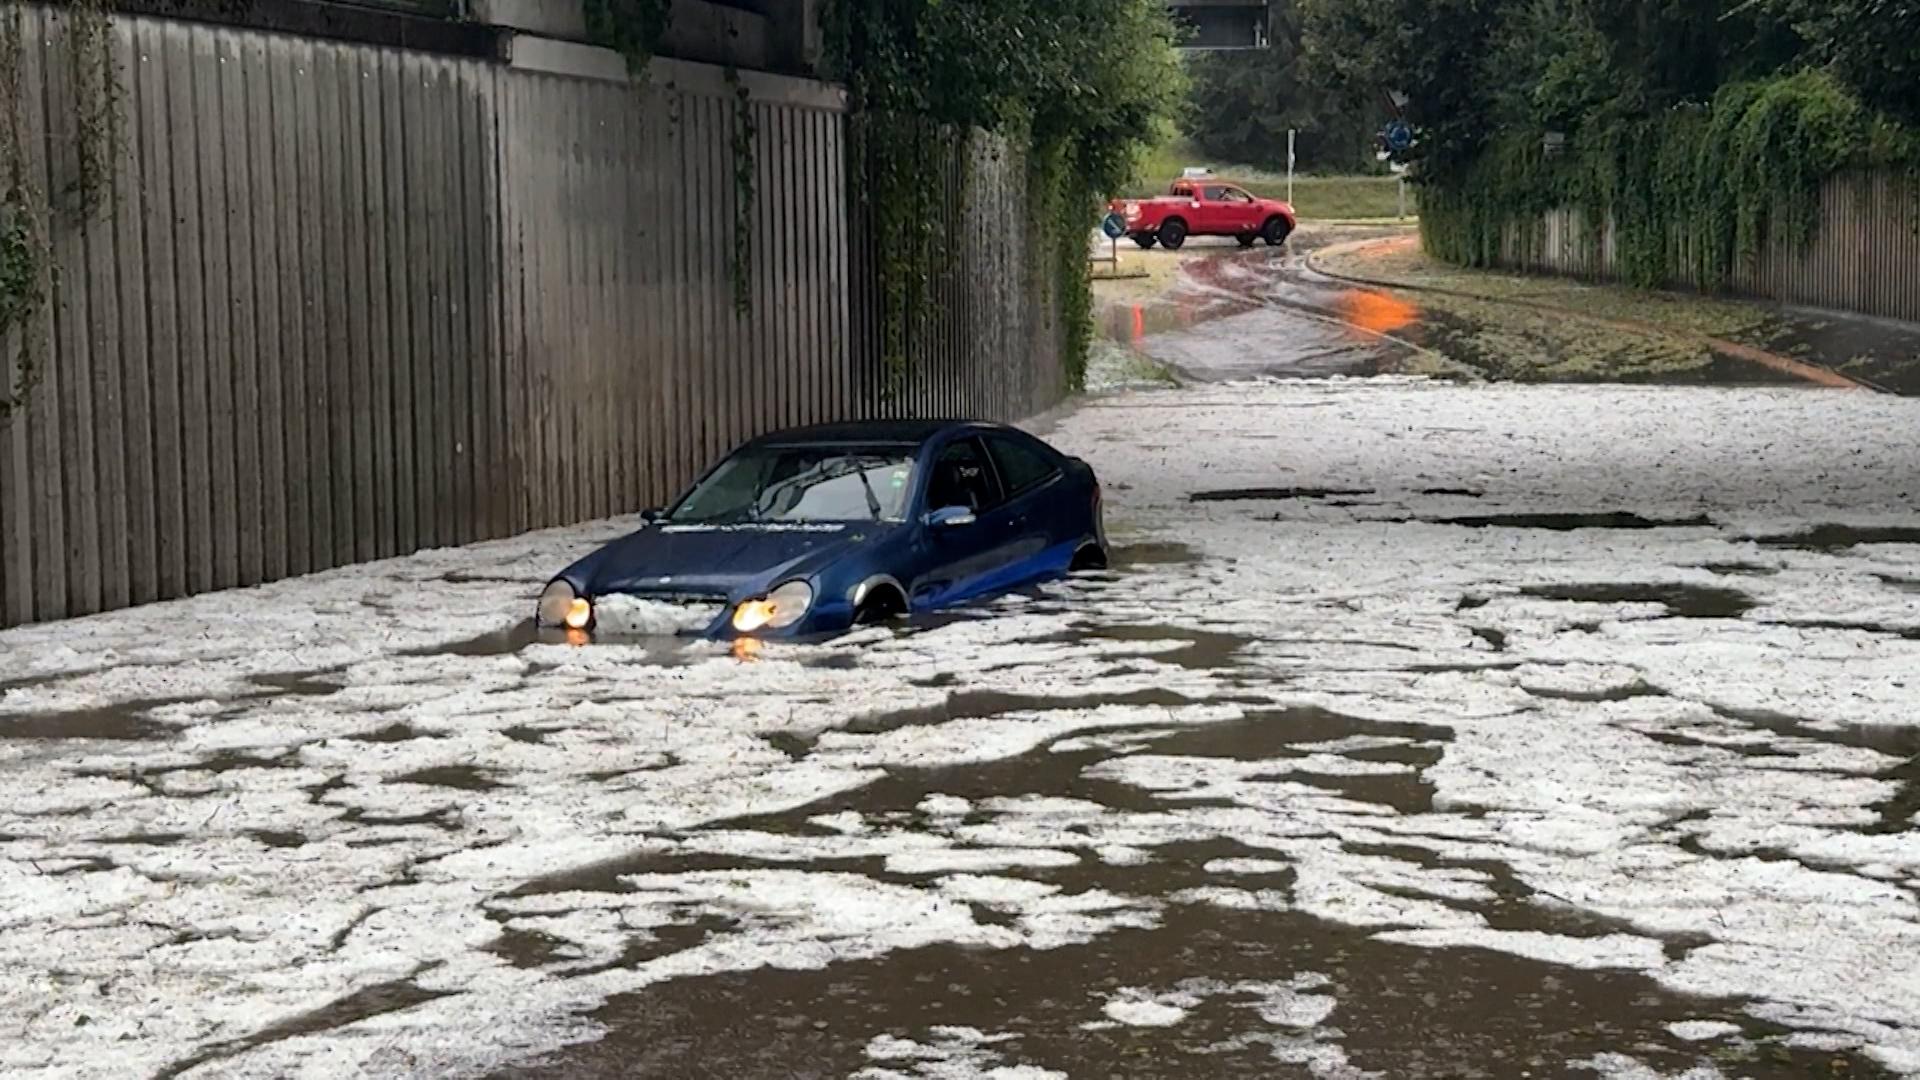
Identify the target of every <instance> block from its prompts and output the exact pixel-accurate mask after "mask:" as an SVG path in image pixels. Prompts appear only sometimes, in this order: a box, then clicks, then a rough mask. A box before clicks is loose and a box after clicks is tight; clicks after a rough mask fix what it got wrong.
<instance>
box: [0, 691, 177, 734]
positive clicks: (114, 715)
mask: <svg viewBox="0 0 1920 1080" xmlns="http://www.w3.org/2000/svg"><path fill="white" fill-rule="evenodd" d="M174 704H178V701H177V700H173V699H169V700H161V701H143V702H131V703H128V704H125V705H109V706H104V707H102V708H98V709H72V710H68V711H65V712H47V713H28V714H26V715H24V716H10V717H6V718H0V740H6V739H99V740H102V741H111V742H137V741H143V740H147V739H159V738H164V737H166V736H167V735H170V734H172V731H173V729H172V728H169V727H168V726H167V725H165V724H161V723H158V722H156V721H153V720H149V719H147V718H146V717H145V716H143V715H142V714H143V713H145V712H146V711H147V710H148V709H153V708H158V707H159V706H162V705H174Z"/></svg>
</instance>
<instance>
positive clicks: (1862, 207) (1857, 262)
mask: <svg viewBox="0 0 1920 1080" xmlns="http://www.w3.org/2000/svg"><path fill="white" fill-rule="evenodd" d="M1820 202H1821V215H1820V232H1819V235H1818V236H1817V237H1816V238H1815V239H1814V242H1813V244H1812V245H1811V246H1809V247H1807V248H1805V249H1804V250H1802V249H1800V248H1798V247H1795V246H1793V245H1790V244H1788V243H1785V242H1784V241H1782V242H1776V243H1774V244H1772V245H1771V246H1769V247H1768V248H1767V249H1766V250H1764V251H1762V252H1760V254H1759V255H1758V257H1756V258H1754V259H1750V260H1743V261H1742V262H1741V263H1740V264H1739V265H1737V266H1736V267H1735V269H1734V273H1733V276H1732V279H1731V280H1730V281H1729V282H1728V283H1727V287H1728V288H1729V289H1730V290H1731V291H1733V292H1736V293H1740V294H1743V295H1746V296H1752V297H1758V298H1761V299H1768V300H1777V301H1780V302H1782V303H1788V304H1805V305H1809V306H1813V307H1821V308H1831V309H1836V310H1843V311H1854V312H1859V313H1861V314H1866V315H1877V316H1883V317H1886V318H1893V319H1905V320H1908V321H1911V322H1920V181H1916V179H1915V178H1914V177H1912V176H1902V175H1896V174H1892V173H1885V174H1866V173H1856V174H1852V175H1846V176H1840V177H1836V178H1835V179H1833V180H1831V181H1829V182H1828V183H1827V184H1826V186H1825V188H1824V189H1823V191H1822V192H1821V197H1820ZM1501 251H1502V262H1503V263H1504V264H1505V265H1507V266H1509V267H1511V268H1514V269H1521V270H1534V271H1540V272H1546V273H1554V274H1565V275H1572V276H1577V277H1586V278H1595V279H1601V280H1615V279H1618V278H1619V277H1621V276H1622V273H1621V266H1620V253H1619V249H1618V245H1617V243H1616V241H1615V235H1614V228H1613V223H1612V222H1610V221H1609V222H1606V223H1605V224H1603V225H1602V227H1601V228H1600V229H1599V230H1598V231H1597V232H1596V231H1595V230H1594V229H1592V228H1590V227H1588V225H1587V223H1586V221H1585V220H1584V217H1583V215H1582V214H1581V213H1580V212H1579V211H1576V210H1562V211H1559V212H1557V213H1553V214H1549V215H1547V216H1545V217H1544V218H1542V219H1541V220H1540V221H1539V222H1537V223H1535V224H1532V225H1526V224H1520V223H1514V224H1510V225H1508V226H1507V228H1506V231H1505V234H1504V235H1503V237H1502V240H1501ZM1683 254H1684V253H1683ZM1683 261H1684V259H1683ZM1669 284H1671V285H1674V286H1676V287H1682V288H1693V287H1697V286H1698V285H1699V282H1698V281H1696V280H1694V279H1693V276H1692V275H1691V274H1690V273H1689V272H1688V271H1687V270H1685V269H1683V268H1681V267H1675V268H1674V271H1673V273H1672V274H1671V275H1670V279H1669Z"/></svg>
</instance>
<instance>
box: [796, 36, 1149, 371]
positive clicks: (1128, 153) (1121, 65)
mask: <svg viewBox="0 0 1920 1080" xmlns="http://www.w3.org/2000/svg"><path fill="white" fill-rule="evenodd" d="M825 14H826V32H827V66H828V68H829V71H830V73H831V74H833V75H835V76H837V77H838V78H840V79H841V80H843V81H844V82H845V83H846V84H847V86H848V88H849V91H850V93H851V96H852V103H853V109H854V112H855V114H856V117H857V119H858V120H859V123H858V125H857V132H858V134H857V137H856V139H855V140H854V142H853V144H852V146H851V151H852V154H853V160H852V161H851V162H850V169H849V174H850V175H853V176H857V177H862V178H864V183H863V184H862V186H861V190H860V191H859V192H857V193H856V194H857V195H858V196H859V197H860V198H862V199H864V200H865V201H866V206H867V210H868V216H869V220H870V221H871V223H872V229H873V233H874V236H873V243H874V246H875V248H876V259H877V271H876V272H877V276H878V278H879V280H878V282H877V288H876V291H877V296H878V301H879V306H880V309H881V310H880V312H879V316H880V323H881V337H882V341H881V353H882V356H883V358H884V366H885V368H886V370H887V371H888V372H889V375H890V379H891V380H892V382H893V383H894V384H895V385H898V383H899V380H900V379H901V378H902V377H904V374H905V373H906V372H907V371H908V369H909V368H910V367H911V366H912V364H913V362H914V353H915V350H916V348H917V347H918V341H917V338H916V329H917V328H918V327H919V325H920V322H921V320H922V319H923V318H924V317H925V312H924V310H923V309H924V307H925V300H926V299H927V298H928V297H929V295H930V290H931V289H932V288H933V287H934V282H935V275H936V273H937V270H938V268H939V267H940V266H941V265H942V264H943V262H944V261H945V259H946V255H947V252H948V245H949V244H951V243H952V239H951V237H950V236H948V235H947V234H946V231H945V230H944V229H943V228H942V227H941V226H940V223H939V221H937V220H936V218H940V217H944V218H946V219H950V220H953V221H962V220H965V218H966V214H967V207H966V205H965V204H966V199H967V197H968V192H967V189H966V183H965V177H966V176H967V175H968V173H969V171H970V165H971V163H970V161H969V160H968V159H967V157H966V156H965V155H966V154H967V153H968V147H969V145H970V139H969V137H968V133H969V132H972V131H975V130H979V131H985V132H988V133H991V134H996V135H1000V136H1002V137H1005V138H1006V139H1008V140H1009V141H1010V142H1011V143H1012V144H1013V145H1014V146H1015V147H1016V148H1017V149H1018V150H1019V151H1021V152H1023V153H1024V155H1025V158H1026V161H1027V170H1028V171H1027V184H1028V200H1027V202H1028V205H1027V208H1026V211H1025V212H1026V216H1027V220H1026V221H1025V222H1023V223H1022V224H1023V226H1024V229H1023V233H1024V235H1026V236H1028V237H1031V238H1034V246H1035V248H1036V250H1037V252H1038V253H1039V256H1038V262H1037V266H1036V270H1037V272H1039V273H1042V274H1044V275H1045V276H1046V278H1047V280H1044V281H1042V282H1041V283H1040V284H1042V285H1044V286H1045V288H1044V293H1045V294H1046V295H1048V296H1050V297H1051V298H1052V300H1053V301H1054V303H1055V304H1056V305H1057V309H1058V310H1059V313H1060V315H1061V316H1062V318H1063V319H1064V320H1065V325H1064V327H1063V328H1062V329H1063V334H1062V339H1061V340H1062V347H1063V349H1064V350H1065V357H1064V359H1065V364H1066V369H1067V373H1068V379H1069V383H1070V385H1072V386H1073V387H1078V386H1079V385H1080V384H1081V382H1082V380H1083V377H1084V373H1085V363H1086V350H1087V345H1088V342H1089V340H1090V338H1091V333H1092V331H1091V326H1090V312H1091V307H1092V298H1091V293H1090V291H1089V290H1090V286H1089V283H1088V279H1087V259H1086V255H1087V240H1088V236H1089V234H1090V233H1091V231H1092V229H1093V225H1094V222H1095V220H1096V218H1097V207H1098V204H1099V197H1100V196H1101V195H1103V194H1106V193H1110V192H1113V191H1116V190H1118V189H1119V187H1120V186H1121V185H1122V184H1124V183H1125V182H1126V181H1127V179H1128V178H1129V175H1130V173H1131V172H1132V169H1133V164H1134V161H1135V160H1136V159H1137V157H1138V156H1139V154H1140V153H1141V152H1142V151H1143V150H1145V149H1146V148H1147V147H1149V146H1152V145H1154V144H1156V143H1157V142H1158V141H1159V140H1160V139H1161V138H1162V137H1163V135H1164V133H1165V131H1166V130H1167V124H1168V122H1169V120H1170V118H1171V116H1172V115H1173V113H1174V112H1175V110H1176V109H1177V108H1178V107H1179V104H1180V102H1181V101H1182V99H1183V94H1184V89H1185V82H1184V79H1183V77H1182V74H1181V69H1180V66H1179V62H1178V59H1177V56H1176V54H1175V52H1174V50H1173V47H1172V41H1173V38H1174V34H1175V31H1174V29H1173V26H1172V23H1171V22H1170V21H1169V18H1168V15H1167V9H1166V7H1165V5H1164V4H1163V3H1161V2H1160V0H1030V2H1027V3H998V2H990V0H944V2H939V3H932V2H924V0H829V4H828V6H827V8H826V12H825ZM956 169H957V170H958V177H959V178H960V205H958V206H948V207H941V208H940V209H941V210H942V211H943V213H942V214H941V215H936V214H934V213H933V210H934V209H935V206H934V205H933V204H932V203H931V202H930V199H931V198H932V194H931V193H933V192H936V191H944V190H945V187H944V185H945V183H946V180H947V179H948V178H949V177H950V176H953V175H954V173H953V170H956Z"/></svg>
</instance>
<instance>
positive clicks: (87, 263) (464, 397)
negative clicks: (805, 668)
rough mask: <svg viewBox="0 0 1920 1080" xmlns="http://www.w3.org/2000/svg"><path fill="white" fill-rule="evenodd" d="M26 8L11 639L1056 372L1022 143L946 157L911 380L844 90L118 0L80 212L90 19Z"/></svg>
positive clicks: (465, 530)
mask: <svg viewBox="0 0 1920 1080" xmlns="http://www.w3.org/2000/svg"><path fill="white" fill-rule="evenodd" d="M5 19H11V20H14V22H15V24H16V25H17V27H18V42H19V49H18V54H19V72H18V75H19V83H20V86H21V88H22V92H21V94H20V95H19V100H17V101H16V102H12V103H6V102H0V108H15V109H18V110H19V114H18V115H19V119H20V120H21V122H22V123H21V128H22V129H23V130H24V131H25V132H26V133H27V136H28V137H27V138H26V140H25V142H24V146H23V150H24V155H23V160H24V163H25V166H26V171H27V175H28V177H29V179H30V181H31V182H32V184H33V185H34V186H35V188H36V189H37V191H38V193H39V194H40V195H41V196H43V197H44V199H45V202H46V206H45V209H46V211H47V214H46V217H47V222H48V232H47V235H48V236H49V238H50V241H51V242H50V245H49V246H50V249H51V250H50V252H49V255H50V257H49V258H48V259H47V260H45V265H44V266H42V267H41V268H40V273H41V275H42V284H43V285H44V287H45V289H46V291H47V293H48V294H49V296H50V298H51V302H50V303H48V304H46V305H44V307H43V308H42V309H41V310H40V311H39V312H38V313H37V315H36V321H34V322H31V323H28V324H26V325H23V326H18V327H14V328H12V329H11V330H10V331H9V332H8V333H7V334H6V335H5V340H3V341H0V348H4V350H5V351H4V354H0V355H4V361H0V380H4V381H0V394H5V393H7V392H8V390H9V389H10V388H11V387H12V386H13V385H14V384H15V382H16V381H17V380H18V379H19V377H20V375H21V372H20V370H19V364H20V358H21V357H22V355H23V354H22V345H23V342H25V343H27V345H28V349H27V353H26V355H27V356H28V357H30V358H31V359H32V360H33V361H34V363H35V364H36V369H37V370H36V378H35V380H34V381H33V388H32V390H31V392H30V395H29V396H28V400H27V402H26V407H25V409H24V410H23V411H21V412H19V413H17V414H16V415H15V416H14V418H13V419H11V420H9V421H5V422H0V625H11V624H17V623H24V622H30V621H36V620H43V619H51V618H59V617H64V616H70V615H81V614H86V613H90V612H96V611H101V610H107V609H112V608H118V607H124V606H127V605H130V604H138V603H145V602H149V601H153V600H159V599H164V598H168V597H176V596H182V595H186V594H189V593H195V592H201V591H205V590H210V589H219V588H227V587H232V586H242V585H250V584H255V583H259V582H263V581H270V580H274V579H277V578H282V577H286V576H289V575H294V574H301V573H306V572H310V571H314V570H320V569H325V568H329V567H335V566H341V565H345V564H349V563H353V562H357V561H364V560H368V559H376V558H382V557H387V556H392V555H397V554H402V553H405V552H409V551H413V550H417V549H420V548H425V547H434V546H444V545H452V544H462V543H468V542H471V541H475V540H480V539H485V538H490V537H497V536H503V535H508V534H511V533H515V532H520V531H524V530H527V529H530V528H537V527H543V526H548V525H556V524H563V523H567V522H572V521H578V520H583V519H588V518H593V517H599V516H605V515H609V514H614V513H620V512H626V511H631V510H635V509H639V508H641V507H644V506H649V505H656V504H658V503H659V502H661V501H663V500H664V499H666V498H667V497H669V495H670V494H671V493H672V492H674V491H675V490H676V489H678V488H679V487H681V486H682V485H684V484H685V483H686V482H688V481H689V480H690V479H691V477H692V476H693V475H694V474H695V473H696V472H697V471H698V470H699V469H701V468H703V467H704V466H705V465H706V464H708V463H709V462H710V461H711V460H713V459H714V458H715V457H716V456H717V455H719V454H721V453H723V452H724V451H725V450H726V449H727V448H728V447H730V446H731V445H733V444H734V443H736V442H738V441H739V440H741V439H744V438H746V437H749V436H752V435H755V434H758V433H760V432H763V431H766V430H770V429H773V428H778V427H783V426H787V425H792V424H799V423H806V422H813V421H820V420H827V419H845V418H854V417H864V416H873V415H882V414H918V415H932V414H942V415H960V414H966V415H975V416H985V417H995V418H1003V419H1010V418H1018V417H1021V416H1025V415H1031V414H1033V413H1036V412H1039V411H1041V410H1044V409H1045V408H1048V407H1050V406H1051V405H1053V404H1055V403H1056V402H1057V401H1059V400H1060V399H1061V397H1062V396H1063V395H1064V392H1065V376H1064V370H1063V366H1062V363H1061V356H1060V352H1061V341H1062V334H1061V331H1060V327H1059V326H1058V316H1057V314H1056V305H1055V303H1054V298H1053V297H1052V296H1051V295H1050V293H1049V291H1048V289H1047V286H1046V284H1045V281H1044V275H1042V274H1039V273H1036V272H1035V270H1034V268H1035V267H1036V266H1037V265H1038V264H1039V262H1040V261H1041V260H1040V256H1039V255H1038V253H1037V252H1036V251H1034V250H1033V249H1032V247H1033V244H1034V240H1033V238H1031V237H1030V236H1029V235H1028V233H1027V228H1026V225H1025V224H1024V222H1025V220H1026V218H1025V215H1024V212H1023V211H1024V209H1025V207H1026V194H1025V190H1024V185H1025V175H1026V174H1025V169H1024V166H1023V164H1022V160H1021V154H1020V152H1019V150H1018V148H1016V147H1014V146H1010V145H1006V144H1003V143H999V142H997V141H995V140H992V139H989V138H987V137H985V136H982V135H979V134H977V133H976V134H974V135H972V136H968V137H965V138H961V139H959V141H958V142H957V143H956V144H954V145H952V146H950V148H949V149H950V151H951V153H952V156H953V160H954V162H955V172H954V175H953V176H952V177H951V178H950V182H949V184H948V190H947V191H946V192H943V193H941V196H942V197H940V198H938V199H936V200H933V201H932V205H933V206H935V207H936V211H937V213H938V214H939V215H940V220H939V222H938V227H939V228H941V229H943V230H945V231H946V233H947V234H948V235H950V236H952V237H953V238H954V239H955V241H956V242H955V243H954V244H953V245H952V256H951V262H950V265H949V267H948V272H946V273H945V274H944V275H942V277H941V280H940V282H939V285H938V288H937V289H936V291H935V293H934V295H933V296H932V297H931V298H930V299H931V302H932V304H933V307H932V309H931V310H930V311H929V313H928V326H929V327H930V332H929V333H928V334H927V335H926V336H925V337H924V340H923V342H922V348H921V349H920V350H919V352H918V354H917V355H916V357H915V362H914V364H913V365H912V366H911V368H910V374H909V375H908V376H907V378H906V379H905V380H904V381H900V380H896V379H890V378H889V376H888V374H887V373H886V372H883V371H881V370H879V367H880V356H879V350H878V348H877V347H875V345H874V338H875V335H876V334H877V332H878V330H877V326H876V325H875V323H874V320H873V319H872V318H870V317H869V316H870V312H871V310H872V309H871V306H870V304H869V303H867V301H869V300H870V299H871V297H870V293H871V288H870V285H869V283H867V282H864V281H862V280H861V276H862V275H863V274H864V275H870V274H871V272H872V260H871V258H869V257H868V256H867V255H866V253H865V252H864V251H863V250H861V249H860V247H859V245H862V244H869V243H870V242H871V238H870V236H869V235H868V233H867V232H866V231H865V230H863V229H862V228H861V227H860V225H859V222H860V219H861V217H862V214H863V210H862V205H861V200H860V191H859V184H858V182H857V178H853V177H850V176H849V175H848V173H849V166H848V155H847V150H848V140H849V129H850V126H851V121H850V120H849V118H848V116H847V115H846V111H845V107H844V103H843V100H842V97H841V95H840V94H839V93H838V92H837V91H835V90H833V89H832V88H830V87H826V86H823V85H819V84H813V83H805V82H800V81H797V80H784V79H775V78H771V77H764V76H742V79H743V81H744V85H745V86H746V88H747V90H748V93H747V95H746V97H745V98H744V100H743V99H742V98H740V97H739V96H737V95H736V93H735V90H734V87H733V86H732V85H730V84H728V83H726V82H725V81H724V80H722V79H721V77H720V74H719V73H718V72H717V71H713V70H710V69H699V68H695V67H693V66H691V65H671V64H667V63H665V62H656V68H658V69H660V70H658V71H656V73H655V74H654V75H653V77H652V79H651V80H650V82H649V84H648V85H645V86H642V85H639V84H635V83H620V82H609V81H595V80H590V79H582V78H570V77H562V76H556V75H549V74H537V73H533V72H529V71H523V70H518V69H515V68H513V67H511V66H508V65H506V64H502V63H496V62H490V61H482V60H474V59H468V58H455V57H446V56H438V55H432V54H426V53H419V52H408V51H402V50H398V49H390V48H380V47H374V46H367V45H361V44H350V43H342V42H333V41H321V40H313V39H306V38H300V37H292V36H287V35H281V34H271V33H263V32H257V31H252V30H245V29H238V28H227V27H216V26H210V25H205V24H197V23H188V22H176V21H172V20H165V19H154V18H144V17H123V16H116V17H114V18H113V19H112V20H111V21H110V24H109V25H110V32H109V34H108V38H107V40H108V48H109V51H110V54H111V62H112V64H113V65H114V68H115V70H116V71H117V73H118V82H119V84H120V86H121V88H122V90H123V93H122V95H121V98H120V101H119V102H118V108H117V109H116V111H115V115H116V117H117V122H116V124H115V125H114V131H113V132H112V135H111V138H112V140H113V142H112V146H111V152H110V156H109V157H108V158H107V160H109V161H110V162H111V184H110V186H111V190H110V191H109V192H108V193H107V195H106V197H105V199H104V201H103V205H101V206H100V207H99V208H98V209H97V210H95V211H94V212H93V213H91V214H89V215H87V216H85V217H84V219H78V220H75V219H72V217H71V216H70V215H63V214H62V212H61V210H60V207H59V203H60V202H61V198H62V195H63V193H65V192H68V191H70V190H71V189H72V188H73V186H74V184H75V181H76V178H77V177H78V176H79V174H80V172H81V170H82V163H81V160H80V158H81V154H82V147H83V145H84V140H85V139H86V138H87V137H88V133H87V132H85V131H83V130H82V126H83V113H84V108H83V102H82V101H81V100H79V99H78V96H77V95H75V94H74V93H73V92H72V90H71V87H72V79H71V77H70V73H71V71H72V68H73V65H74V64H76V63H77V62H78V59H77V58H76V48H75V36H74V34H73V29H74V26H73V16H72V15H71V14H70V13H69V12H66V11H63V10H61V9H59V8H55V7H49V6H44V5H39V4H20V3H0V20H5ZM0 29H4V28H0ZM748 121H750V122H751V131H752V136H751V141H752V146H753V160H752V165H751V176H752V184H751V200H752V201H751V205H749V206H744V207H743V206H742V203H741V200H743V199H744V198H746V197H747V196H748V192H747V190H746V188H745V187H744V186H743V185H741V184H740V183H739V182H738V181H737V179H736V175H735V173H736V169H735V165H736V152H735V140H736V135H739V134H742V133H743V129H742V127H741V125H743V124H746V123H747V122H748ZM962 171H964V173H965V175H964V176H963V175H961V172H962ZM963 191H964V195H965V197H964V198H962V197H960V195H961V193H962V192H963ZM737 220H739V221H741V222H743V223H744V225H745V227H746V233H747V237H746V239H747V247H746V250H747V252H748V258H747V259H746V260H745V262H744V264H742V265H741V266H740V267H738V269H736V260H735V257H734V251H735V240H736V221H737ZM4 224H5V222H0V225H4ZM737 272H738V273H743V274H744V277H745V280H744V284H743V288H744V293H745V296H746V298H747V299H748V300H749V301H750V304H749V306H748V307H747V308H746V310H745V311H744V312H743V311H742V310H740V309H739V308H738V307H737V305H736V280H735V275H736V273H737ZM36 343H37V344H36Z"/></svg>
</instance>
